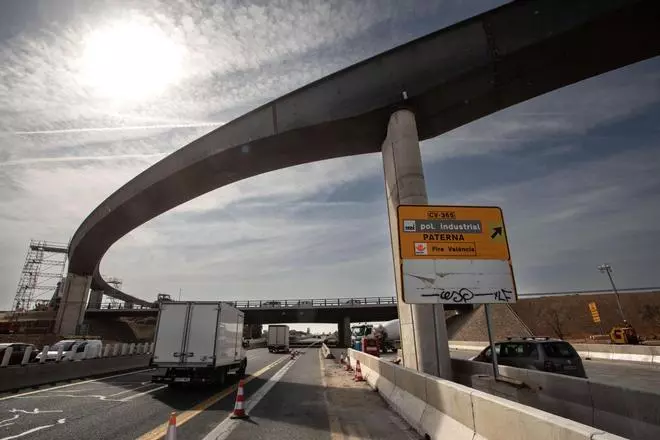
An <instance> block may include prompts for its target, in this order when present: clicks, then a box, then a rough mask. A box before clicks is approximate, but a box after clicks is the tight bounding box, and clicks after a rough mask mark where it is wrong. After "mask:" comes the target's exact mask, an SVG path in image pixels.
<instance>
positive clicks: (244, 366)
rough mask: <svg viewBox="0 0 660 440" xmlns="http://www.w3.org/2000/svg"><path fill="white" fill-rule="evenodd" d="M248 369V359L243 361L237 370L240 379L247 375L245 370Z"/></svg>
mask: <svg viewBox="0 0 660 440" xmlns="http://www.w3.org/2000/svg"><path fill="white" fill-rule="evenodd" d="M246 369H247V360H244V361H243V362H241V368H239V369H238V371H237V372H236V374H237V375H238V378H239V379H242V378H243V377H245V370H246Z"/></svg>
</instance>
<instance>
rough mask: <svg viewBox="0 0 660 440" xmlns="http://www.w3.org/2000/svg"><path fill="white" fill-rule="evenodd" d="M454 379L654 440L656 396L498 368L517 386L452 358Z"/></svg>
mask: <svg viewBox="0 0 660 440" xmlns="http://www.w3.org/2000/svg"><path fill="white" fill-rule="evenodd" d="M451 365H452V370H453V373H454V379H455V380H456V381H457V382H459V383H461V384H463V385H466V386H469V387H471V388H474V389H476V390H479V391H484V392H487V393H489V394H493V395H496V396H499V397H503V398H506V399H509V400H513V401H515V402H518V403H521V404H524V405H528V406H532V407H534V408H537V409H540V410H542V411H547V412H550V413H552V414H556V415H558V416H561V417H565V418H568V419H571V420H574V421H576V422H579V423H583V424H586V425H590V426H594V427H596V428H598V429H602V430H604V431H607V432H612V433H615V434H618V435H622V436H625V437H628V438H631V439H639V440H657V439H660V393H653V392H650V391H642V390H635V389H629V388H624V387H619V386H614V385H609V384H604V383H600V382H596V381H593V380H590V379H582V378H578V377H571V376H564V375H561V374H553V373H547V372H543V371H536V370H525V369H520V368H514V367H509V366H504V365H500V374H501V375H502V376H504V377H505V378H509V379H513V380H514V381H515V382H518V383H521V384H522V386H514V385H512V384H511V383H507V382H504V381H495V380H494V379H493V377H492V367H491V365H490V364H487V363H484V362H473V361H468V360H463V359H452V361H451Z"/></svg>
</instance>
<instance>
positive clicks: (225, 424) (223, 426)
mask: <svg viewBox="0 0 660 440" xmlns="http://www.w3.org/2000/svg"><path fill="white" fill-rule="evenodd" d="M295 362H296V360H295V359H292V360H290V361H289V362H287V363H286V364H284V366H283V367H282V368H280V370H279V371H278V372H277V373H275V374H274V375H273V376H272V377H271V378H270V379H268V382H266V383H265V384H263V385H262V386H261V388H259V390H257V392H256V393H254V394H253V395H252V396H250V398H249V400H248V402H247V405H246V407H245V411H246V412H247V413H248V414H250V411H252V410H253V409H254V407H255V406H257V404H258V403H259V401H261V399H263V398H264V396H266V394H267V393H268V392H269V391H270V390H271V389H272V388H273V387H274V386H275V384H276V383H277V382H279V380H280V379H281V378H282V376H284V374H285V373H286V372H287V371H288V370H289V368H291V366H292V365H293V364H294V363H295ZM240 423H241V420H240V419H232V418H231V417H227V418H226V419H224V420H223V421H222V422H220V424H219V425H218V426H216V427H215V428H213V430H212V431H211V432H209V433H208V434H207V435H206V436H205V437H204V438H203V439H202V440H226V439H227V438H228V437H229V435H230V434H231V433H232V431H233V430H234V429H236V427H237V426H238V425H239V424H240Z"/></svg>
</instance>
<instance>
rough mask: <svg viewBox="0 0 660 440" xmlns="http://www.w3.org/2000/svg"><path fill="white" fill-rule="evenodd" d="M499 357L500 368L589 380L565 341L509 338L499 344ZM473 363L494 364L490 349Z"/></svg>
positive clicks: (496, 346)
mask: <svg viewBox="0 0 660 440" xmlns="http://www.w3.org/2000/svg"><path fill="white" fill-rule="evenodd" d="M495 353H497V362H498V364H499V365H507V366H510V367H516V368H523V369H526V370H539V371H548V372H551V373H558V374H566V375H568V376H575V377H584V378H586V377H587V375H586V372H585V371H584V365H583V364H582V359H581V358H580V355H578V353H577V351H575V349H574V348H573V346H572V345H571V344H570V343H568V342H566V341H563V340H561V339H551V338H545V337H544V338H538V337H536V338H534V337H530V338H527V337H522V338H507V340H506V341H499V342H496V343H495ZM472 360H474V361H477V362H492V354H491V349H490V347H486V348H485V349H484V350H483V351H482V352H481V353H479V354H478V355H477V356H475V357H474V358H472Z"/></svg>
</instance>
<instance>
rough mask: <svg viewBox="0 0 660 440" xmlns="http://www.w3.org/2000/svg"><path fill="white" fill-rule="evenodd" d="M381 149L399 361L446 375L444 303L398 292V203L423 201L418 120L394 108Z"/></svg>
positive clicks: (448, 372)
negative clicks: (410, 300) (409, 299)
mask: <svg viewBox="0 0 660 440" xmlns="http://www.w3.org/2000/svg"><path fill="white" fill-rule="evenodd" d="M382 154H383V167H384V172H385V191H386V195H387V210H388V213H389V218H390V237H391V239H392V253H393V257H394V258H393V261H394V275H395V280H396V293H397V299H398V312H399V322H400V323H401V348H402V358H403V365H405V366H406V367H408V368H413V369H415V370H418V371H422V372H424V373H428V374H432V375H434V376H439V377H442V378H445V379H450V380H451V378H452V377H451V360H450V357H449V342H448V338H447V325H446V323H445V315H444V308H443V306H442V305H421V304H406V303H404V302H403V297H402V291H403V289H402V284H401V283H402V280H401V270H400V265H401V255H400V252H399V228H398V222H397V208H398V207H399V205H426V204H428V198H427V196H426V183H425V181H424V170H423V167H422V156H421V152H420V150H419V136H418V134H417V123H416V121H415V114H414V113H413V112H411V111H410V110H398V111H396V112H395V113H393V114H392V116H391V117H390V120H389V124H388V126H387V137H386V138H385V141H384V142H383V149H382Z"/></svg>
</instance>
